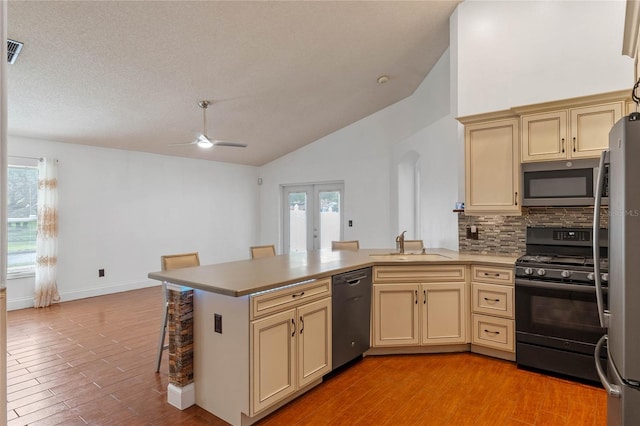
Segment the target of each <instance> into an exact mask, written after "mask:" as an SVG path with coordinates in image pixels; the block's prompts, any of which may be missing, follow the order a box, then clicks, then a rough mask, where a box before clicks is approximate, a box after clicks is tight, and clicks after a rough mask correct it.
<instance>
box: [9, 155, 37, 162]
mask: <svg viewBox="0 0 640 426" xmlns="http://www.w3.org/2000/svg"><path fill="white" fill-rule="evenodd" d="M7 157H9V158H22V159H24V160H38V161H42V157H40V158H36V157H23V156H21V155H7Z"/></svg>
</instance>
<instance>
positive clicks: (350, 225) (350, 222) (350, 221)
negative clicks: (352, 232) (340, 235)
mask: <svg viewBox="0 0 640 426" xmlns="http://www.w3.org/2000/svg"><path fill="white" fill-rule="evenodd" d="M352 226H353V221H352V220H351V219H349V228H351V227H352Z"/></svg>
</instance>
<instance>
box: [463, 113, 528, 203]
mask: <svg viewBox="0 0 640 426" xmlns="http://www.w3.org/2000/svg"><path fill="white" fill-rule="evenodd" d="M518 121H519V120H518V119H509V120H498V121H492V122H489V123H481V124H471V125H467V126H465V214H491V213H495V214H498V213H502V214H520V201H519V194H518V191H519V190H520V189H519V186H520V148H519V135H518Z"/></svg>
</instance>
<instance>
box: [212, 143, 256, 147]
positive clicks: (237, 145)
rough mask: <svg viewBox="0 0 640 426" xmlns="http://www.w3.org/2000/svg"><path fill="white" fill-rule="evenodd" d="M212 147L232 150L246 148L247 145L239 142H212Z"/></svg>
mask: <svg viewBox="0 0 640 426" xmlns="http://www.w3.org/2000/svg"><path fill="white" fill-rule="evenodd" d="M213 145H214V146H229V147H232V148H246V147H247V146H249V145H247V144H246V143H239V142H227V141H213Z"/></svg>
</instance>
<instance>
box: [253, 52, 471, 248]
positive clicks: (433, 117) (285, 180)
mask: <svg viewBox="0 0 640 426" xmlns="http://www.w3.org/2000/svg"><path fill="white" fill-rule="evenodd" d="M449 96H450V95H449V57H448V53H445V54H444V55H443V57H442V58H441V59H440V61H439V62H438V64H437V65H436V66H435V67H434V70H433V71H432V73H431V74H430V75H429V77H427V79H425V81H424V82H423V83H422V84H421V86H420V87H419V88H418V89H417V90H416V92H415V93H414V94H413V95H411V96H410V97H408V98H406V99H404V100H402V101H400V102H397V103H396V104H394V105H391V106H389V107H387V108H385V109H383V110H381V111H378V112H377V113H375V114H372V115H370V116H368V117H366V118H364V119H362V120H360V121H358V122H356V123H354V124H351V125H349V126H347V127H345V128H343V129H340V130H338V131H336V132H334V133H332V134H330V135H328V136H326V137H324V138H322V139H319V140H318V141H316V142H314V143H312V144H310V145H307V146H305V147H303V148H301V149H299V150H297V151H295V152H292V153H291V154H288V155H286V156H284V157H281V158H279V159H278V160H275V161H273V162H271V163H269V164H267V165H266V166H263V167H262V168H261V170H260V176H261V177H262V178H263V182H264V183H263V185H262V186H261V187H260V206H261V209H260V213H261V214H260V235H261V238H260V239H261V243H263V244H270V243H275V242H277V243H278V246H279V247H282V244H281V226H282V221H281V216H280V203H281V196H280V185H282V184H294V183H308V182H321V181H335V180H344V182H345V207H344V209H345V215H344V218H345V222H346V221H348V220H350V219H351V220H353V227H352V228H348V227H347V228H345V233H344V239H347V240H352V239H354V240H359V241H360V246H361V247H363V248H370V247H394V246H395V236H396V235H397V234H398V233H399V232H401V231H402V229H399V219H398V217H399V215H398V208H397V203H398V190H397V181H398V179H397V175H398V170H397V164H398V162H399V161H401V158H402V156H403V154H404V153H405V152H406V151H407V150H410V149H416V146H420V147H421V148H420V149H421V150H426V151H425V152H426V155H425V156H424V157H422V158H421V161H423V163H421V165H420V167H421V170H422V172H421V174H422V182H421V188H423V196H427V200H426V202H427V204H428V205H427V206H426V207H427V208H424V207H423V216H422V218H421V219H422V220H421V222H422V228H423V229H425V224H426V221H427V220H428V221H431V225H429V226H428V227H427V228H430V227H431V226H433V227H434V228H438V232H437V237H436V236H435V234H431V235H429V236H428V238H427V241H433V242H434V244H436V243H435V242H440V241H444V240H446V241H447V243H446V244H444V243H440V244H439V246H441V247H442V246H445V245H446V246H452V245H454V244H455V247H457V231H454V230H453V228H452V226H451V224H452V223H453V222H451V221H452V220H454V219H455V215H454V214H453V213H451V210H452V209H453V204H455V201H456V199H457V191H458V189H457V183H458V181H457V178H454V180H453V182H452V184H453V190H451V191H450V189H449V188H448V185H447V184H442V183H441V182H440V178H439V177H434V176H433V174H434V173H435V170H436V169H437V168H438V167H439V166H437V165H436V163H439V164H440V165H441V166H444V168H447V167H450V165H448V164H449V163H448V162H449V161H454V162H455V161H456V156H455V155H451V153H450V152H449V151H450V150H455V147H456V144H458V143H459V141H457V140H456V134H457V133H456V132H457V127H456V126H457V125H456V124H455V121H454V120H453V118H452V117H451V116H450V100H449ZM443 117H448V119H447V120H446V121H447V123H448V124H442V123H441V122H440V120H442V119H443ZM432 125H434V126H435V127H432ZM425 135H428V136H425ZM403 143H406V144H407V145H406V147H407V148H406V149H405V148H403V147H405V145H403ZM448 143H452V144H453V146H449V147H442V146H443V145H447V144H448ZM399 144H400V145H399ZM423 145H424V146H426V145H428V146H429V147H430V148H424V147H423ZM398 146H401V148H398ZM423 148H424V149H423ZM416 150H417V149H416ZM452 169H454V170H457V168H456V166H455V165H454V166H453V167H452ZM425 172H426V173H425ZM449 198H451V200H449ZM435 200H439V201H442V202H443V203H446V204H447V208H448V216H450V220H449V218H448V219H447V221H449V222H451V223H447V224H446V226H445V227H444V229H441V228H440V225H442V223H441V222H440V221H438V223H433V220H434V218H435V217H436V216H434V215H433V214H432V209H436V208H437V209H439V210H438V211H439V212H442V211H443V210H442V209H441V208H440V207H436V206H435ZM424 203H425V200H423V205H424ZM442 214H444V213H442ZM437 217H438V218H441V217H442V216H441V215H440V213H438V214H437ZM456 226H457V225H456ZM447 228H449V229H447ZM445 234H447V235H445ZM431 238H433V239H431ZM432 246H433V245H432Z"/></svg>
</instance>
